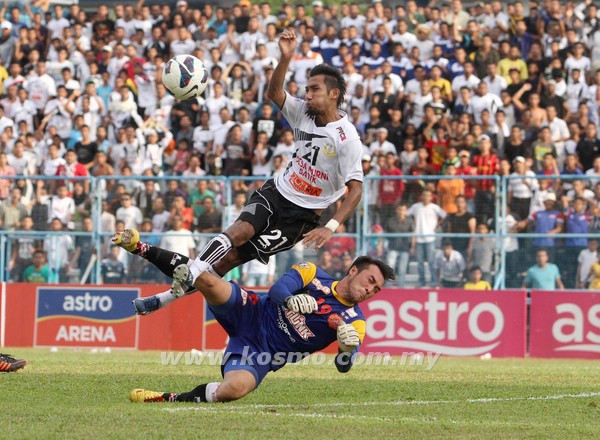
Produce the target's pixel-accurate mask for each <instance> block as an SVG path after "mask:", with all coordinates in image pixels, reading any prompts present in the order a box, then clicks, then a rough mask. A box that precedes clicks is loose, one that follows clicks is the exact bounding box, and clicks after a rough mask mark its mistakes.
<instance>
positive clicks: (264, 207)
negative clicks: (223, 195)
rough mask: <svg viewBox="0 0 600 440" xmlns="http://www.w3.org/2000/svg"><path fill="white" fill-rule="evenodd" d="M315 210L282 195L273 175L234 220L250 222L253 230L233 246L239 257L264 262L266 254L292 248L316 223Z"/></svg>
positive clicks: (266, 257) (317, 221) (316, 225)
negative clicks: (250, 234) (250, 235)
mask: <svg viewBox="0 0 600 440" xmlns="http://www.w3.org/2000/svg"><path fill="white" fill-rule="evenodd" d="M319 219H320V216H318V215H317V214H316V213H315V211H313V210H312V209H308V208H302V207H300V206H298V205H296V204H294V203H292V202H290V201H289V200H288V199H286V198H285V197H283V196H282V195H281V194H280V193H279V191H277V188H276V187H275V182H274V181H273V179H271V180H268V181H266V182H265V183H264V185H263V186H261V187H260V189H258V190H256V191H255V192H254V194H252V196H251V197H250V200H248V203H247V204H246V206H244V209H243V210H242V213H241V214H240V216H239V217H238V220H243V221H246V222H248V223H250V224H251V225H252V226H254V230H255V231H256V234H255V235H254V237H252V238H251V239H250V240H249V241H248V242H247V243H244V244H243V245H241V246H239V247H238V248H237V250H238V254H239V256H240V258H241V259H242V260H243V261H250V260H254V259H256V260H258V261H260V262H261V263H264V264H267V263H268V262H269V257H270V256H271V255H275V254H277V253H279V252H282V251H286V250H288V249H291V248H293V247H294V246H295V245H296V243H298V242H299V241H300V240H302V238H303V235H304V234H306V233H307V232H309V231H311V230H313V229H315V228H316V227H318V226H319Z"/></svg>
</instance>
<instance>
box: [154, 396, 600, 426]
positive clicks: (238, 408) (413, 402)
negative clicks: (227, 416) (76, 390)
mask: <svg viewBox="0 0 600 440" xmlns="http://www.w3.org/2000/svg"><path fill="white" fill-rule="evenodd" d="M598 396H600V392H590V393H579V394H555V395H550V396H528V397H483V398H477V399H465V400H399V401H395V402H348V403H341V402H339V403H313V404H302V403H298V404H248V405H232V406H215V405H204V404H203V405H200V406H186V407H181V408H162V409H163V410H164V411H168V412H178V411H207V412H210V411H223V410H225V411H230V412H236V413H244V412H245V411H247V410H249V409H269V408H272V409H275V408H297V407H302V408H306V409H310V408H328V407H329V408H335V407H343V406H354V407H357V406H358V407H361V406H409V405H448V404H460V403H494V402H514V401H543V400H562V399H579V398H586V397H598ZM248 413H249V414H250V412H248ZM260 414H261V415H264V414H278V413H263V412H261V413H260ZM284 415H288V416H291V415H297V416H299V417H325V418H345V417H347V418H356V417H358V418H360V417H361V416H342V415H335V414H316V413H315V414H313V413H298V414H284ZM362 417H364V418H368V419H380V420H386V421H397V419H386V418H383V417H369V416H362Z"/></svg>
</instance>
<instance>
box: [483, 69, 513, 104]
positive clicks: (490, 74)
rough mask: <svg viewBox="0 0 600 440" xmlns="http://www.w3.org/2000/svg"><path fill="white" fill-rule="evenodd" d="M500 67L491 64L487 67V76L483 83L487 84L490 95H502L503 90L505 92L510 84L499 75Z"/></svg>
mask: <svg viewBox="0 0 600 440" xmlns="http://www.w3.org/2000/svg"><path fill="white" fill-rule="evenodd" d="M497 71H498V65H497V64H496V63H490V64H488V65H487V76H486V77H485V78H483V82H484V83H486V84H487V86H488V91H489V93H492V94H494V95H496V96H500V95H501V94H502V90H505V89H506V87H507V86H508V84H507V83H506V79H505V78H504V77H503V76H501V75H498V74H497Z"/></svg>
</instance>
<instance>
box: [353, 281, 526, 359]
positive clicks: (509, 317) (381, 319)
mask: <svg viewBox="0 0 600 440" xmlns="http://www.w3.org/2000/svg"><path fill="white" fill-rule="evenodd" d="M490 295H491V294H490ZM504 296H505V297H506V299H503V298H502V297H500V296H499V295H498V298H496V297H495V296H494V297H492V296H489V295H488V296H483V295H473V294H471V296H469V293H468V292H456V293H452V292H448V291H444V290H442V291H439V292H436V291H431V292H427V293H424V292H416V293H412V292H406V293H404V292H403V294H401V295H399V294H397V293H396V294H395V296H394V295H392V294H388V293H387V292H385V293H384V295H381V296H379V295H378V296H377V297H376V299H373V300H371V301H369V302H368V303H367V304H366V307H365V310H366V312H367V313H366V314H365V315H366V321H367V325H366V327H367V329H366V330H367V331H366V334H367V337H366V339H365V344H364V345H365V346H364V347H363V348H364V349H365V350H368V349H374V350H375V349H377V350H380V349H383V348H385V349H386V350H388V349H390V347H392V348H398V349H400V350H407V349H410V350H414V351H419V352H427V351H432V352H437V353H442V354H447V355H454V356H479V355H482V354H485V353H490V352H493V353H492V354H494V355H498V354H502V355H505V356H508V355H515V354H517V353H520V352H521V350H524V346H521V345H518V346H517V344H516V343H515V344H512V343H511V342H510V341H511V340H513V341H519V339H518V338H519V335H520V338H521V342H522V343H524V336H523V335H524V323H525V318H524V317H525V315H524V313H525V307H524V304H525V302H524V296H523V294H522V293H520V294H514V295H513V294H504ZM513 304H515V305H513ZM519 306H520V307H519ZM511 307H512V308H511ZM509 323H510V324H509ZM513 329H517V330H515V333H512V332H513ZM513 334H514V335H515V336H513ZM513 346H514V348H511V347H513Z"/></svg>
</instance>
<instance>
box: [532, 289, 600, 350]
mask: <svg viewBox="0 0 600 440" xmlns="http://www.w3.org/2000/svg"><path fill="white" fill-rule="evenodd" d="M529 352H530V354H531V356H532V357H544V358H574V357H577V358H589V359H600V292H580V291H572V292H568V291H552V292H548V291H535V290H534V291H532V292H531V326H530V344H529Z"/></svg>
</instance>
